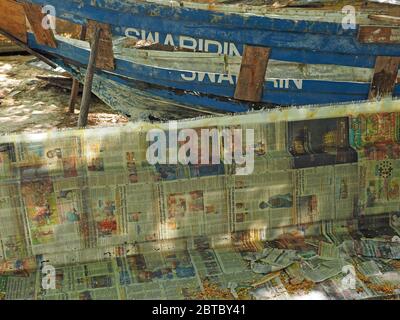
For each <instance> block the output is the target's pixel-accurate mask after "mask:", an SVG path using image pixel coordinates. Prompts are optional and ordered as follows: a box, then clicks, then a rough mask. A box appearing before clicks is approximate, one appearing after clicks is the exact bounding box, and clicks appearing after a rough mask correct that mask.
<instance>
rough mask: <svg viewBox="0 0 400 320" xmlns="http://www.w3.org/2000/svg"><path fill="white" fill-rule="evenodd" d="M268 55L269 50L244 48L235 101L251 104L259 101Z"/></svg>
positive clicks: (251, 47)
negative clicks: (249, 102)
mask: <svg viewBox="0 0 400 320" xmlns="http://www.w3.org/2000/svg"><path fill="white" fill-rule="evenodd" d="M269 54H270V49H269V48H264V47H253V46H245V48H244V53H243V58H242V63H241V66H240V72H239V76H238V82H237V86H236V90H235V99H238V100H244V101H251V102H260V101H261V98H262V93H263V87H264V79H265V73H266V71H267V65H268V60H269Z"/></svg>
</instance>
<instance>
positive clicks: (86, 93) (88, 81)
mask: <svg viewBox="0 0 400 320" xmlns="http://www.w3.org/2000/svg"><path fill="white" fill-rule="evenodd" d="M100 36H101V29H100V28H97V29H96V30H95V33H94V38H93V42H92V43H91V46H90V57H89V64H88V66H87V69H86V76H85V84H84V87H83V96H82V103H81V111H80V114H79V122H78V127H79V128H84V127H86V125H87V120H88V114H89V107H90V100H91V96H92V85H93V77H94V72H95V70H96V60H97V55H98V52H99V43H100Z"/></svg>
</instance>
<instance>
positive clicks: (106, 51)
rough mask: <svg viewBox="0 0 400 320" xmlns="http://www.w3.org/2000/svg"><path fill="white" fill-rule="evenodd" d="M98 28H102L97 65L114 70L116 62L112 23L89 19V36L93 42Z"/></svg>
mask: <svg viewBox="0 0 400 320" xmlns="http://www.w3.org/2000/svg"><path fill="white" fill-rule="evenodd" d="M97 29H100V30H101V35H100V42H99V49H98V50H99V51H98V56H97V59H96V67H97V68H99V69H104V70H109V71H112V70H114V69H115V63H114V50H113V43H112V33H111V28H110V25H108V24H105V23H99V22H97V21H94V20H88V24H87V38H88V39H89V41H90V42H91V43H92V42H93V38H94V34H95V31H96V30H97Z"/></svg>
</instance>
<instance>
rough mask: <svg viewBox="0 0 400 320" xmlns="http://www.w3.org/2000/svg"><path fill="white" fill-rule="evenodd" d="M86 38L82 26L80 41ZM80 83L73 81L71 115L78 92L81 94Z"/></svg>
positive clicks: (84, 27) (70, 100) (70, 103)
mask: <svg viewBox="0 0 400 320" xmlns="http://www.w3.org/2000/svg"><path fill="white" fill-rule="evenodd" d="M85 38H86V26H84V25H82V28H81V32H80V35H79V40H85ZM79 85H80V83H79V81H78V80H77V79H75V78H74V80H73V81H72V87H71V96H70V98H69V104H68V107H69V108H68V109H69V113H75V105H76V100H77V98H78V92H79Z"/></svg>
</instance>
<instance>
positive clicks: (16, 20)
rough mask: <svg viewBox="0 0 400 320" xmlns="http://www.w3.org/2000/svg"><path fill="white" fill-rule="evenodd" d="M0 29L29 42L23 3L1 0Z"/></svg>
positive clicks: (24, 41)
mask: <svg viewBox="0 0 400 320" xmlns="http://www.w3.org/2000/svg"><path fill="white" fill-rule="evenodd" d="M0 30H1V31H3V32H6V33H7V34H9V35H11V36H13V38H15V39H18V40H19V41H20V42H23V43H27V41H28V40H27V34H26V33H27V28H26V19H25V12H24V8H23V6H22V4H20V3H16V2H15V1H12V0H1V1H0Z"/></svg>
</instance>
